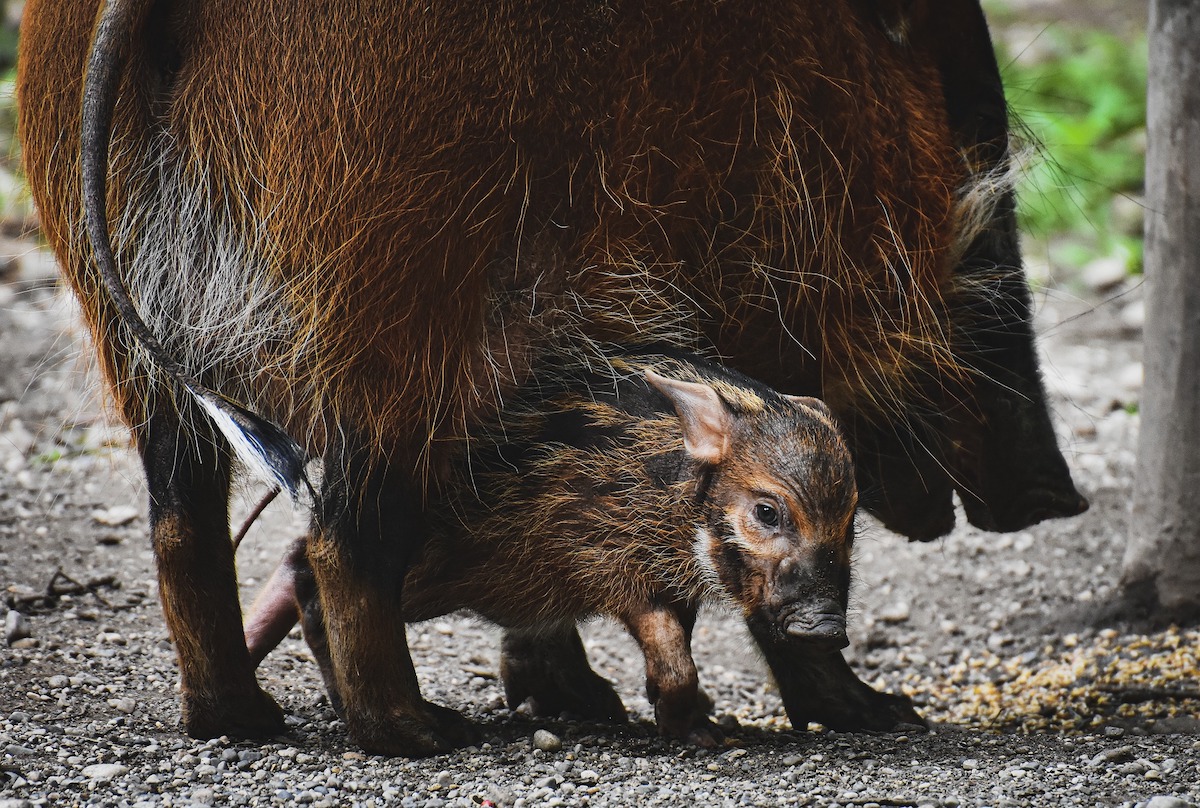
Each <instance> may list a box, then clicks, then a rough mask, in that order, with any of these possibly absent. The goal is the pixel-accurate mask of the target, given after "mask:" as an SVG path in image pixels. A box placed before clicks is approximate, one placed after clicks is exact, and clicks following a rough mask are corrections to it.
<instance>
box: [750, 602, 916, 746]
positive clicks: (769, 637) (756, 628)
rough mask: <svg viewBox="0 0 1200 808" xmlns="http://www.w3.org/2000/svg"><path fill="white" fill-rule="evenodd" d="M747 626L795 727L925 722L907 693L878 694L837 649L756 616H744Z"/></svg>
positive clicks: (874, 727)
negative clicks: (808, 640) (812, 642)
mask: <svg viewBox="0 0 1200 808" xmlns="http://www.w3.org/2000/svg"><path fill="white" fill-rule="evenodd" d="M747 626H748V627H749V628H750V633H751V634H752V635H753V636H754V640H755V642H757V643H758V647H759V649H760V650H761V651H762V654H763V656H764V657H765V658H766V661H767V665H768V666H770V668H771V674H772V675H773V676H774V677H775V683H776V684H777V685H778V687H779V695H780V696H781V697H782V698H783V707H784V709H785V710H786V711H787V715H788V720H789V721H791V722H792V726H793V727H795V728H796V729H799V730H803V729H805V728H807V726H808V724H809V722H816V723H818V724H823V725H825V726H826V727H829V728H830V729H832V730H837V731H838V732H855V731H874V732H887V731H890V730H897V729H902V728H903V727H904V726H917V727H925V726H926V724H925V720H924V719H923V718H921V716H919V715H917V712H916V710H914V709H913V703H912V701H911V700H910V699H909V698H908V697H906V696H897V695H894V694H891V693H880V692H879V691H877V690H875V689H874V688H872V687H871V686H870V685H868V684H866V683H865V682H863V681H862V680H861V679H859V678H858V676H857V675H856V674H855V673H854V671H853V670H852V669H851V668H850V665H849V664H847V663H846V660H845V659H844V658H843V657H842V652H841V651H829V650H822V649H820V648H813V647H811V646H810V645H808V644H806V643H804V642H798V641H796V640H794V639H789V638H788V637H787V636H786V635H782V636H781V635H780V633H779V632H778V631H777V630H775V629H774V628H773V627H772V626H769V625H764V624H761V623H758V621H755V620H748V621H747Z"/></svg>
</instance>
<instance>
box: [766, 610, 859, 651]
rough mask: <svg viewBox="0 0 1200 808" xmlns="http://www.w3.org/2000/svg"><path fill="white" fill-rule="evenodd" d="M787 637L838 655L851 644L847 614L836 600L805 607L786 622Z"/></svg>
mask: <svg viewBox="0 0 1200 808" xmlns="http://www.w3.org/2000/svg"><path fill="white" fill-rule="evenodd" d="M783 633H784V634H786V635H787V636H789V637H791V638H792V639H795V640H799V641H802V642H804V643H805V644H809V645H813V646H815V647H818V648H824V649H826V650H829V651H837V650H839V649H842V648H845V647H846V646H847V645H849V644H850V638H849V637H847V636H846V613H845V612H844V611H842V607H841V606H839V605H838V604H837V603H836V602H834V601H832V600H821V601H817V602H815V603H811V604H801V605H799V606H797V607H796V608H795V609H793V610H791V611H790V612H789V613H788V614H787V616H786V617H784V620H783Z"/></svg>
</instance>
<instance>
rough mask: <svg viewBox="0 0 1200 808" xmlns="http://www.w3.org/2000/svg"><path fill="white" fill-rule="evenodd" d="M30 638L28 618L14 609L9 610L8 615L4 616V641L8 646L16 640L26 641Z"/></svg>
mask: <svg viewBox="0 0 1200 808" xmlns="http://www.w3.org/2000/svg"><path fill="white" fill-rule="evenodd" d="M29 636H30V629H29V618H27V617H26V616H25V615H23V614H21V613H20V612H18V611H17V610H16V609H10V610H9V612H8V614H7V615H5V616H4V639H5V641H6V642H7V643H8V644H9V645H12V644H13V643H15V642H17V641H18V640H23V639H26V638H27V637H29Z"/></svg>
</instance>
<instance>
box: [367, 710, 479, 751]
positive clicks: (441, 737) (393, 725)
mask: <svg viewBox="0 0 1200 808" xmlns="http://www.w3.org/2000/svg"><path fill="white" fill-rule="evenodd" d="M421 708H422V709H421V710H419V711H413V712H401V711H399V710H396V711H393V712H392V713H391V714H389V715H387V716H384V717H380V718H373V717H363V716H358V717H352V716H349V715H347V716H346V726H347V728H348V729H349V731H350V737H351V738H353V739H354V742H355V743H356V744H358V745H359V746H360V747H362V749H363V750H364V751H366V752H372V753H375V754H379V755H389V756H398V757H426V756H428V755H436V754H440V753H443V752H449V751H451V750H453V749H457V748H460V747H463V746H470V745H472V744H474V743H476V742H478V740H479V733H478V730H477V729H476V727H475V725H474V724H472V723H471V722H470V721H468V720H467V719H466V718H464V717H463V716H462V715H460V714H459V713H457V712H455V711H454V710H451V709H449V708H447V707H442V706H440V705H437V704H431V703H430V702H423V703H422V705H421Z"/></svg>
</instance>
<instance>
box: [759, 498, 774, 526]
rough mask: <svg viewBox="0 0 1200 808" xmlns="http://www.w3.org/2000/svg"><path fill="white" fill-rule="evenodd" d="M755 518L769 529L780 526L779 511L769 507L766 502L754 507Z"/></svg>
mask: <svg viewBox="0 0 1200 808" xmlns="http://www.w3.org/2000/svg"><path fill="white" fill-rule="evenodd" d="M754 518H755V519H757V520H758V521H759V522H761V523H762V524H764V525H766V526H767V527H777V526H778V525H779V511H777V510H775V508H774V506H771V505H768V504H767V503H765V502H760V503H758V504H757V505H755V506H754Z"/></svg>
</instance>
